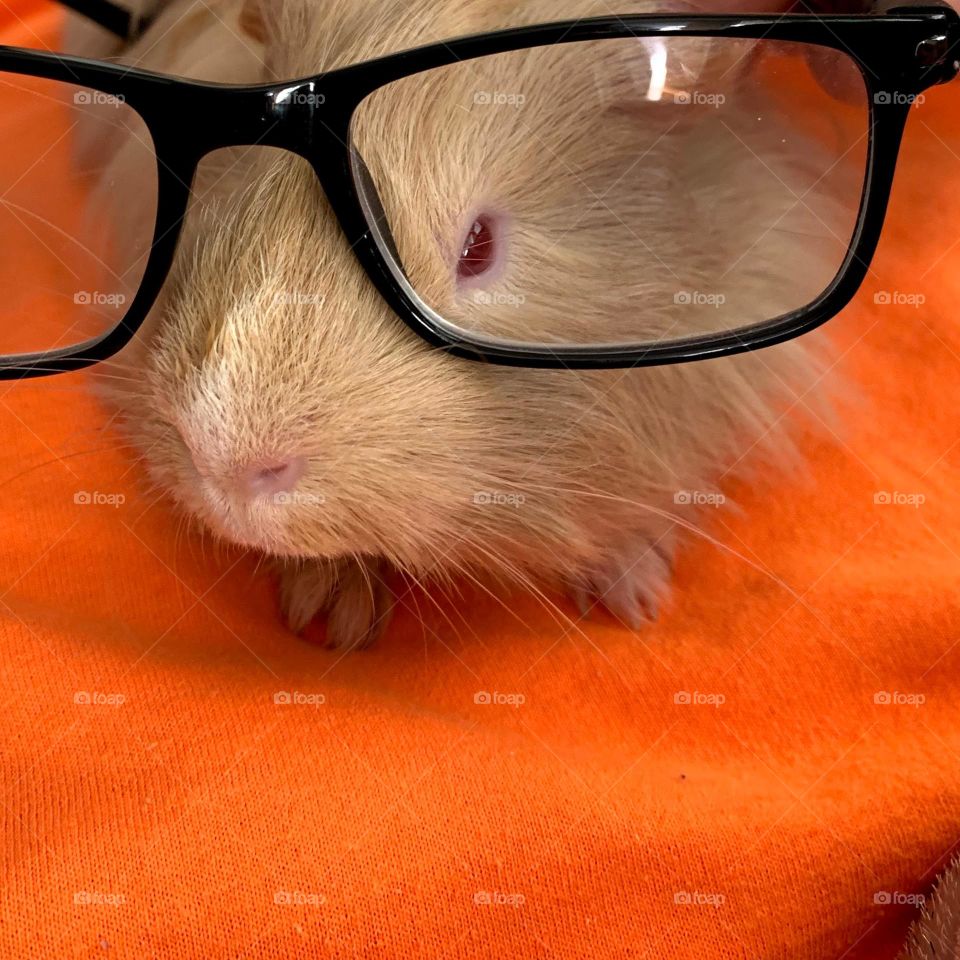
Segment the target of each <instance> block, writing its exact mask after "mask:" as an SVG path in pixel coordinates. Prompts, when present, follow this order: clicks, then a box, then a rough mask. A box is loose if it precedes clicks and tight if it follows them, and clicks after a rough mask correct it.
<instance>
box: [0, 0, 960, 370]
mask: <svg viewBox="0 0 960 960" xmlns="http://www.w3.org/2000/svg"><path fill="white" fill-rule="evenodd" d="M69 5H70V6H72V7H75V8H77V9H81V10H83V11H84V12H86V13H94V12H96V11H95V10H93V9H91V7H90V6H89V0H86V2H82V3H81V2H74V3H70V4H69ZM112 6H113V5H112V4H109V3H105V2H103V0H97V3H96V4H94V7H95V8H96V10H98V11H100V12H102V11H103V10H105V9H106V8H108V7H112ZM113 9H114V10H116V9H117V8H113ZM94 19H97V20H98V22H101V23H102V24H104V25H106V26H109V27H110V28H111V29H114V30H115V31H116V32H118V33H124V32H126V31H127V30H128V29H130V28H131V27H132V26H133V23H132V21H131V20H130V19H129V18H128V19H127V20H123V19H122V15H118V16H117V17H115V18H114V22H113V23H112V25H111V24H108V23H106V22H105V19H104V18H103V17H99V16H95V17H94ZM660 35H664V36H678V35H679V36H686V37H723V38H736V39H757V40H761V39H766V40H778V41H790V42H794V43H805V44H815V45H819V46H824V47H828V48H831V49H835V50H839V51H842V52H845V53H847V54H848V55H849V56H850V57H851V58H852V59H853V61H854V62H855V63H856V64H857V66H858V67H859V69H860V71H861V73H862V74H863V77H864V81H865V85H866V89H867V94H868V98H869V110H870V117H869V131H870V133H869V145H868V149H867V171H866V177H865V181H864V189H863V194H862V198H861V203H860V211H859V215H858V219H857V225H856V228H855V231H854V235H853V239H852V241H851V245H850V248H849V250H848V253H847V257H846V259H845V261H844V263H843V265H842V266H841V268H840V271H839V272H838V273H837V275H836V277H835V278H834V280H833V282H832V284H831V285H830V286H829V287H828V288H827V290H826V291H824V293H823V294H821V296H820V297H818V298H817V299H816V300H815V301H813V302H812V303H810V304H808V305H807V306H806V307H803V308H802V309H800V310H796V311H793V312H791V313H788V314H785V315H783V316H780V317H776V318H773V319H771V320H769V321H766V322H763V323H759V324H755V325H752V326H749V327H746V328H742V329H739V330H736V331H732V332H723V333H719V334H709V335H704V336H697V337H689V338H687V339H684V340H678V341H671V342H668V343H663V344H656V345H649V344H648V345H644V346H641V347H639V348H634V347H624V348H620V347H606V346H595V347H586V346H585V347H575V346H553V347H551V346H540V345H526V344H514V343H509V342H499V341H492V340H486V339H484V338H483V337H482V336H477V335H470V334H469V333H468V332H466V331H460V330H457V329H455V328H453V327H451V326H450V325H448V324H443V323H442V322H440V323H438V322H437V318H436V316H435V315H434V316H431V311H429V310H428V309H424V307H423V305H422V304H421V303H419V302H418V299H416V298H415V296H411V291H410V290H409V287H408V286H407V285H406V284H405V283H404V282H403V280H402V279H401V278H399V277H398V276H397V275H396V274H395V273H394V271H393V270H392V269H391V267H390V264H389V259H388V258H389V254H388V253H387V251H385V250H383V249H381V245H380V243H378V240H377V236H376V234H377V233H378V232H379V231H377V230H374V229H372V226H373V225H372V224H371V223H370V222H369V219H368V214H369V211H367V212H365V209H364V202H363V199H362V197H361V195H360V193H359V192H358V189H357V185H356V180H357V177H358V176H359V175H362V171H358V170H357V169H356V168H355V164H356V159H355V157H356V155H355V154H354V153H353V151H352V150H351V147H350V129H349V128H350V121H351V118H352V116H353V114H354V111H355V110H356V108H357V107H358V106H359V105H360V103H361V102H362V101H363V100H364V99H365V98H366V97H367V96H369V95H370V94H371V93H373V92H374V91H375V90H377V89H379V88H380V87H382V86H384V85H385V84H388V83H391V82H393V81H396V80H399V79H401V78H403V77H407V76H411V75H413V74H416V73H420V72H422V71H425V70H431V69H434V68H437V67H443V66H447V65H449V64H454V63H457V62H460V61H462V60H471V59H475V58H477V57H483V56H486V55H489V54H497V53H506V52H509V51H515V50H522V49H529V48H532V47H537V46H544V45H550V44H556V43H571V42H576V41H583V40H604V39H615V38H625V37H655V36H660ZM958 44H960V15H958V14H957V13H956V12H955V11H954V10H953V9H952V8H950V7H949V6H947V5H946V4H939V3H936V2H934V3H925V4H923V5H922V6H918V7H911V6H903V5H902V4H901V5H896V6H894V5H891V4H889V3H881V4H879V5H878V7H877V8H876V9H875V11H874V12H873V13H870V14H865V15H829V16H813V15H809V14H788V15H780V16H737V15H712V14H710V15H706V14H703V15H689V16H661V15H659V14H635V15H624V16H604V17H591V18H588V19H584V20H576V21H561V22H555V23H546V24H539V25H535V26H530V27H521V28H514V29H508V30H499V31H496V32H492V33H484V34H478V35H475V36H468V37H460V38H457V39H453V40H448V41H445V42H440V43H432V44H429V45H427V46H423V47H418V48H416V49H412V50H406V51H403V52H400V53H395V54H391V55H388V56H385V57H381V58H378V59H375V60H369V61H365V62H363V63H358V64H353V65H350V66H347V67H343V68H340V69H336V70H332V71H329V72H326V73H321V74H317V75H315V76H311V77H307V78H303V79H299V80H290V81H285V82H281V83H267V84H258V85H254V86H233V85H223V84H212V83H204V82H198V81H194V80H185V79H182V78H179V77H171V76H165V75H161V74H156V73H151V72H148V71H144V70H140V69H134V68H131V67H127V66H123V65H117V64H111V63H106V62H100V61H96V60H86V59H83V58H78V57H70V56H61V55H59V54H53V53H43V52H37V51H32V50H25V49H20V48H15V47H0V71H3V72H8V73H18V74H22V75H29V76H33V77H42V78H47V79H51V80H59V81H63V82H66V83H72V84H75V85H79V86H83V87H87V88H90V89H93V90H97V91H99V92H102V93H105V94H108V95H113V96H118V97H123V99H124V101H125V103H126V104H127V105H128V106H129V107H131V108H132V109H133V110H135V111H136V112H137V114H139V116H140V117H141V118H142V119H143V121H144V123H145V124H146V126H147V128H148V129H149V131H150V135H151V137H152V138H153V143H154V149H155V155H156V158H157V178H158V179H157V183H158V195H157V222H156V225H155V229H154V237H153V243H152V247H151V252H150V255H149V258H148V261H147V265H146V269H145V272H144V276H143V279H142V281H141V284H140V288H139V290H138V292H137V294H136V296H135V297H134V299H133V301H132V302H131V304H130V308H129V309H128V311H127V313H126V315H125V316H124V318H123V320H122V321H121V322H120V323H119V324H117V326H116V327H114V328H113V329H112V330H110V331H109V332H107V333H105V334H103V335H102V336H100V337H98V338H96V339H94V340H90V341H87V342H86V343H82V344H79V345H77V346H75V347H72V348H65V349H60V350H54V351H46V352H42V353H31V354H20V355H17V356H11V357H6V358H0V379H4V380H6V379H18V378H25V377H40V376H47V375H50V374H55V373H62V372H65V371H70V370H78V369H81V368H83V367H87V366H91V365H93V364H95V363H98V362H100V361H103V360H105V359H108V358H109V357H111V356H113V355H114V354H115V353H116V352H117V351H119V350H120V349H121V348H122V347H124V346H125V345H126V344H127V343H128V342H129V341H130V339H131V338H132V337H133V336H134V334H135V333H136V332H137V330H138V329H139V327H140V325H141V324H142V323H143V321H144V319H145V317H146V316H147V313H148V312H149V310H150V308H151V307H152V306H153V304H154V302H155V300H156V298H157V296H158V294H159V292H160V289H161V287H162V285H163V283H164V281H165V279H166V277H167V275H168V272H169V270H170V266H171V264H172V262H173V259H174V255H175V252H176V246H177V240H178V237H179V235H180V228H181V225H182V222H183V218H184V216H185V214H186V211H187V205H188V202H189V199H190V185H191V183H192V180H193V177H194V173H195V171H196V168H197V165H198V164H199V162H200V160H201V159H202V158H203V157H204V156H206V155H207V154H208V153H210V152H211V151H213V150H217V149H220V148H223V147H234V146H265V147H277V148H280V149H283V150H287V151H290V152H292V153H295V154H297V155H299V156H301V157H303V158H304V159H306V160H307V161H308V162H309V163H310V164H311V166H312V167H313V170H314V172H315V173H316V175H317V178H318V179H319V181H320V184H321V186H322V188H323V190H324V192H325V194H326V198H327V200H328V202H329V203H330V206H331V208H332V210H333V213H334V215H335V216H336V218H337V220H338V222H339V224H340V227H341V229H342V230H343V232H344V234H345V236H346V238H347V241H348V243H349V245H350V247H351V249H352V250H353V253H354V255H355V256H356V257H357V260H358V261H359V262H360V264H361V266H362V267H363V269H364V270H365V272H366V273H367V275H368V276H369V278H370V280H371V281H372V282H373V283H374V285H375V286H376V287H377V289H378V290H379V291H380V293H381V295H382V296H383V297H384V299H385V300H386V302H387V303H388V304H389V305H390V307H391V308H392V309H393V310H394V312H395V313H396V314H397V315H398V317H399V318H400V319H401V320H403V321H404V322H405V323H406V324H407V326H408V327H410V329H411V330H412V331H413V332H414V333H416V334H417V335H418V336H420V337H422V338H423V339H424V340H425V341H427V342H428V343H430V344H432V345H433V346H434V347H437V348H440V349H443V350H445V351H447V352H449V353H451V354H453V355H455V356H458V357H463V358H465V359H470V360H482V361H486V362H491V363H498V364H506V365H512V366H525V367H541V368H570V369H600V368H622V367H646V366H654V365H659V364H667V363H682V362H688V361H693V360H702V359H707V358H710V357H721V356H730V355H732V354H737V353H742V352H745V351H749V350H757V349H760V348H763V347H767V346H772V345H774V344H776V343H780V342H782V341H784V340H788V339H791V338H793V337H797V336H800V335H801V334H803V333H806V332H808V331H810V330H813V329H814V328H816V327H818V326H820V325H821V324H823V323H824V322H826V321H827V320H829V319H830V318H831V317H833V316H835V315H836V314H837V313H838V312H839V311H840V310H841V309H842V308H843V307H844V306H846V305H847V303H849V301H850V300H851V299H852V298H853V296H854V294H855V293H856V292H857V290H858V289H859V287H860V285H861V284H862V282H863V280H864V278H865V276H866V273H867V270H868V268H869V264H870V261H871V259H872V257H873V254H874V252H875V250H876V247H877V243H878V241H879V239H880V234H881V230H882V227H883V221H884V216H885V213H886V209H887V204H888V200H889V195H890V189H891V186H892V183H893V177H894V172H895V170H896V164H897V156H898V152H899V148H900V143H901V138H902V135H903V130H904V127H905V124H906V121H907V117H908V115H909V112H910V109H911V104H912V103H913V100H914V98H915V97H916V96H917V95H919V94H920V93H922V92H923V91H924V90H926V89H928V88H929V87H931V86H933V85H934V84H937V83H943V82H946V81H948V80H952V79H953V78H954V77H955V76H956V75H957V73H958V72H960V60H958V56H960V54H958V52H957V51H958V49H960V47H958ZM381 242H382V241H381Z"/></svg>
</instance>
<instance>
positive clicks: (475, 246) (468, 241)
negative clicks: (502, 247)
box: [457, 213, 499, 280]
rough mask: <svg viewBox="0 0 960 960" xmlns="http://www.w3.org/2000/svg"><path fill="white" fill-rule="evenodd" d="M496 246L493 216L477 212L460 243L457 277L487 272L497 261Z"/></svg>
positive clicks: (479, 274)
mask: <svg viewBox="0 0 960 960" xmlns="http://www.w3.org/2000/svg"><path fill="white" fill-rule="evenodd" d="M498 246H499V243H498V240H497V229H496V224H495V222H494V220H493V218H492V217H490V216H488V215H487V214H484V213H481V214H478V215H477V216H476V218H475V219H474V221H473V223H472V224H471V225H470V229H469V230H468V231H467V235H466V236H465V237H464V238H463V243H462V244H461V245H460V259H459V261H458V262H457V279H458V280H471V279H473V278H474V277H479V276H481V275H483V274H485V273H487V271H489V270H490V269H491V268H492V267H493V265H494V264H495V263H496V261H497V256H498V249H497V248H498Z"/></svg>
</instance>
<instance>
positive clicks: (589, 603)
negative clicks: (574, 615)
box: [570, 539, 673, 630]
mask: <svg viewBox="0 0 960 960" xmlns="http://www.w3.org/2000/svg"><path fill="white" fill-rule="evenodd" d="M672 577H673V543H672V541H668V540H666V539H664V540H662V541H657V542H656V543H649V542H647V543H644V545H643V546H642V547H641V548H640V549H639V550H638V551H637V552H624V553H622V554H620V555H618V556H617V557H615V558H611V559H609V560H607V561H605V562H604V563H603V564H601V565H600V566H598V567H597V568H595V569H593V570H591V571H588V572H587V573H586V574H584V576H583V577H582V578H579V579H578V580H577V582H575V583H574V584H573V585H572V587H571V591H570V592H571V595H572V597H573V600H574V602H575V603H576V604H577V608H578V609H579V610H580V613H581V614H582V615H583V616H585V617H586V616H589V615H590V614H592V613H594V612H595V611H596V609H597V608H598V607H604V608H606V609H607V610H608V611H609V612H610V613H611V614H612V615H613V616H614V617H616V618H617V619H618V620H619V621H620V622H621V623H623V624H625V625H626V626H628V627H631V628H632V629H634V630H639V629H640V628H641V627H643V626H644V625H645V624H648V623H652V622H653V621H655V620H656V619H657V616H658V615H659V613H660V608H661V606H663V604H664V603H665V602H666V600H667V598H668V597H669V595H670V582H671V580H672Z"/></svg>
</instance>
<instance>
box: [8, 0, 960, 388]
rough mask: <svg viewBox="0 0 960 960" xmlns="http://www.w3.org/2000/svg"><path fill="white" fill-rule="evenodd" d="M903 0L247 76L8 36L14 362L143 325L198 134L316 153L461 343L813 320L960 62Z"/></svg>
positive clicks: (126, 335) (499, 353) (419, 304)
mask: <svg viewBox="0 0 960 960" xmlns="http://www.w3.org/2000/svg"><path fill="white" fill-rule="evenodd" d="M71 6H75V7H80V8H85V9H86V12H88V13H89V12H91V11H92V12H93V13H94V14H95V15H96V16H97V18H98V19H100V20H101V22H103V23H105V24H106V25H108V26H111V27H113V28H114V29H116V30H118V32H121V33H122V32H125V31H126V29H127V28H128V26H129V23H128V22H127V20H126V19H125V18H124V15H122V14H121V13H120V12H119V11H118V10H115V9H113V8H111V5H110V4H104V3H99V2H98V3H97V4H88V3H83V4H80V3H72V4H71ZM889 7H890V5H889V4H886V5H881V7H880V8H879V9H878V10H877V11H876V12H875V13H873V14H871V15H857V16H824V17H814V16H810V15H788V16H712V15H697V16H660V15H629V16H620V17H610V16H606V17H596V18H590V19H585V20H578V21H570V22H562V23H549V24H542V25H537V26H531V27H523V28H518V29H510V30H502V31H498V32H494V33H486V34H483V35H477V36H470V37H462V38H458V39H454V40H449V41H447V42H444V43H435V44H431V45H429V46H424V47H421V48H418V49H415V50H410V51H405V52H402V53H397V54H394V55H391V56H386V57H382V58H380V59H376V60H371V61H367V62H364V63H359V64H355V65H352V66H348V67H344V68H342V69H337V70H333V71H330V72H327V73H322V74H318V75H316V76H312V77H309V78H305V79H300V80H293V81H289V82H283V83H270V84H264V85H257V86H243V87H240V86H223V85H215V84H208V83H201V82H195V81H190V80H183V79H178V78H173V77H168V76H161V75H157V74H152V73H148V72H145V71H142V70H138V69H131V68H129V67H125V66H120V65H115V64H109V63H100V62H96V61H90V60H82V59H78V58H73V57H65V56H59V55H55V54H49V53H40V52H34V51H28V50H21V49H15V48H9V47H5V48H0V91H2V92H0V103H2V104H3V111H2V113H3V116H4V118H5V122H6V123H10V122H11V118H16V119H17V123H18V124H19V126H18V128H17V133H16V136H15V137H13V136H11V135H10V134H9V133H8V136H7V137H6V138H5V148H4V150H5V153H6V154H7V156H6V159H5V160H4V161H3V164H2V167H0V178H2V179H0V190H2V191H3V192H2V203H0V240H2V246H3V250H4V254H3V258H2V259H3V262H2V265H0V277H2V283H3V291H4V299H5V305H4V314H5V317H6V319H5V326H4V328H3V330H2V331H0V378H3V379H12V378H19V377H36V376H44V375H48V374H53V373H58V372H63V371H68V370H75V369H78V368H81V367H85V366H89V365H91V364H94V363H96V362H98V361H101V360H103V359H106V358H108V357H110V356H111V355H113V354H114V353H116V352H117V351H118V350H120V349H121V348H122V347H123V346H124V345H125V344H126V343H127V342H128V341H129V340H130V339H131V337H133V335H134V334H135V333H136V331H137V329H138V328H139V327H140V325H141V323H142V322H143V320H144V318H145V316H146V315H147V313H148V311H149V310H150V308H151V306H152V305H153V304H154V302H155V300H156V298H157V296H158V294H159V292H160V289H161V286H162V285H163V283H164V280H165V279H166V277H167V274H168V271H169V270H170V267H171V263H172V262H173V259H174V256H175V252H176V248H177V241H178V237H179V235H180V231H181V225H182V223H183V221H184V217H185V215H186V212H187V207H188V202H189V200H190V196H191V190H190V185H191V182H192V181H193V178H194V175H195V172H196V169H197V166H198V164H199V162H200V161H201V159H202V158H203V157H205V156H206V155H207V154H209V153H210V152H212V151H214V150H217V149H219V148H221V147H227V146H243V145H259V146H264V147H274V148H281V149H283V150H286V151H290V152H292V153H294V154H298V155H299V156H300V157H302V158H304V159H306V160H307V161H308V162H309V164H310V165H311V166H312V168H313V170H314V171H315V173H316V176H317V178H318V180H319V182H320V184H321V186H322V188H323V191H324V193H325V196H326V201H327V203H328V204H329V207H330V210H331V211H332V213H333V215H334V216H335V217H336V219H337V221H338V223H339V225H340V228H341V229H342V231H343V233H344V235H345V236H346V239H347V241H348V243H349V246H350V248H351V250H352V252H353V255H354V256H355V257H356V258H357V261H358V262H359V264H360V265H361V266H362V268H363V270H364V271H365V272H366V275H367V277H368V278H369V280H370V281H371V282H372V283H373V284H374V285H375V286H376V288H377V289H378V290H379V291H380V293H381V294H382V296H383V298H384V299H385V300H386V302H387V303H388V304H389V305H390V307H391V308H392V309H393V311H394V312H395V313H396V315H397V317H398V318H399V320H401V321H403V322H404V323H406V324H407V325H408V326H409V328H410V330H411V331H412V332H413V333H414V334H416V335H418V336H420V337H421V338H423V340H425V341H427V342H428V343H429V344H432V345H433V346H435V347H437V348H441V349H444V350H446V351H448V352H450V353H452V354H454V355H456V356H458V357H463V358H467V359H473V360H484V361H488V362H492V363H500V364H512V365H519V366H530V367H568V368H602V367H608V368H612V367H633V366H638V367H639V366H650V365H655V364H663V363H676V362H683V361H690V360H699V359H702V358H707V357H717V356H724V355H729V354H735V353H739V352H742V351H745V350H754V349H758V348H760V347H765V346H769V345H772V344H775V343H778V342H780V341H783V340H787V339H789V338H792V337H796V336H798V335H800V334H802V333H804V332H806V331H808V330H811V329H813V328H815V327H817V326H819V325H820V324H822V323H824V322H825V321H826V320H828V319H829V318H830V317H832V316H834V315H835V314H836V313H837V312H838V311H839V310H840V309H841V308H842V307H843V306H845V305H846V304H847V303H848V302H849V301H850V299H851V298H852V296H853V295H854V293H855V292H856V290H857V289H858V287H859V286H860V284H861V282H862V281H863V279H864V277H865V275H866V272H867V270H868V267H869V264H870V260H871V257H872V255H873V253H874V250H875V248H876V245H877V242H878V239H879V236H880V231H881V227H882V223H883V219H884V213H885V210H886V206H887V201H888V196H889V192H890V187H891V182H892V179H893V174H894V169H895V166H896V160H897V153H898V149H899V145H900V140H901V136H902V133H903V130H904V125H905V123H906V120H907V117H908V115H909V113H910V110H911V108H912V107H913V106H914V105H916V104H917V103H918V102H920V101H922V99H923V96H922V95H923V91H924V90H926V89H928V88H929V87H931V86H932V85H933V84H937V83H942V82H945V81H947V80H951V79H953V78H954V77H955V76H956V75H957V73H958V71H960V62H958V59H957V53H956V51H957V43H958V40H960V17H958V15H957V14H956V13H955V12H954V11H953V10H952V9H950V8H949V7H947V6H945V5H937V4H933V5H930V4H927V5H924V6H923V7H921V8H916V9H914V8H910V7H902V6H901V7H894V8H889ZM307 255H308V254H307ZM38 262H42V263H44V264H45V267H44V268H43V270H42V271H41V273H42V275H41V276H36V273H37V268H36V264H37V263H38ZM295 308H296V305H293V306H292V307H291V309H295ZM357 322H363V321H362V318H360V319H358V321H357Z"/></svg>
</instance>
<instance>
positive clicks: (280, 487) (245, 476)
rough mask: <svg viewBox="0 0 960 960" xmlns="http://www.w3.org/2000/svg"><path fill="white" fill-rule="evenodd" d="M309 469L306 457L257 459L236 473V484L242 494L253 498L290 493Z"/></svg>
mask: <svg viewBox="0 0 960 960" xmlns="http://www.w3.org/2000/svg"><path fill="white" fill-rule="evenodd" d="M306 469H307V461H306V459H305V458H304V457H284V458H282V459H277V460H268V461H263V460H261V461H257V462H254V463H250V464H246V465H244V466H242V467H241V468H240V469H239V470H238V471H237V475H236V486H237V489H238V490H239V491H240V492H241V494H242V495H244V496H246V497H248V498H249V499H251V500H253V499H256V498H258V497H275V496H276V495H277V494H280V493H290V492H291V491H292V490H293V489H294V487H296V485H297V482H298V481H299V480H300V478H301V477H302V476H303V475H304V473H305V472H306Z"/></svg>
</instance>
